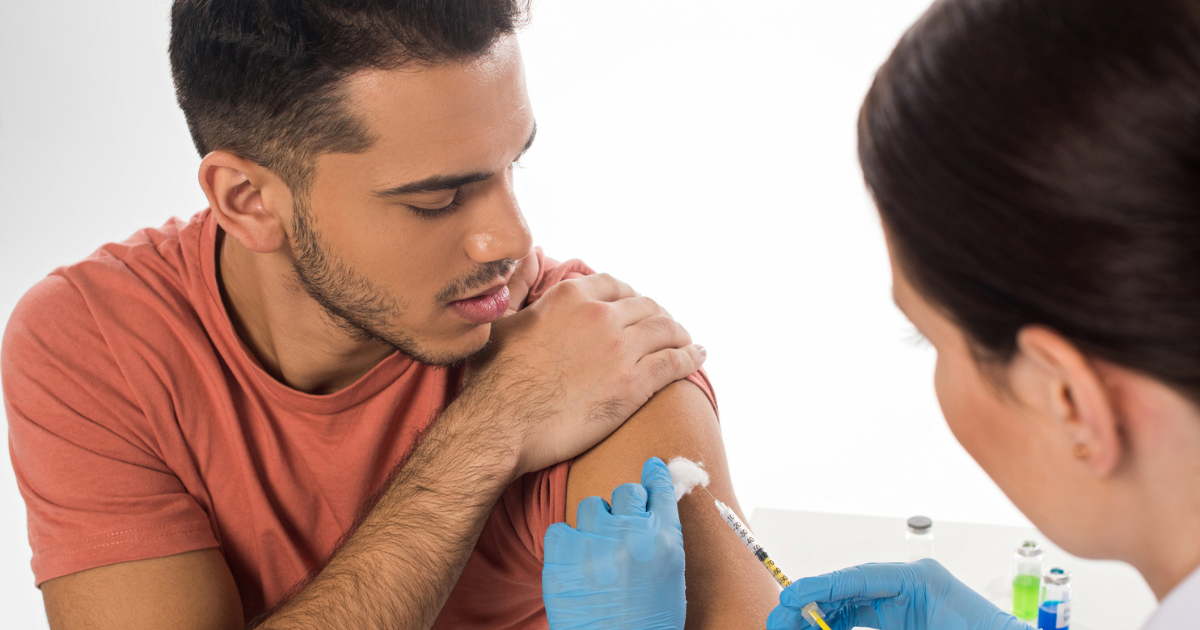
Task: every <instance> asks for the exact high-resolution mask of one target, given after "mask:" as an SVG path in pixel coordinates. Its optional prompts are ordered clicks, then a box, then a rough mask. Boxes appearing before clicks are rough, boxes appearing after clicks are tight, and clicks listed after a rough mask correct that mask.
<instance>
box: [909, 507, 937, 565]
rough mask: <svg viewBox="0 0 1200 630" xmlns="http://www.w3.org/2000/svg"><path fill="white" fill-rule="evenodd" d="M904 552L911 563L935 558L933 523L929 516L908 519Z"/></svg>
mask: <svg viewBox="0 0 1200 630" xmlns="http://www.w3.org/2000/svg"><path fill="white" fill-rule="evenodd" d="M904 552H905V554H907V555H908V561H909V562H914V561H916V560H920V559H921V558H932V557H933V521H932V520H930V518H929V517H928V516H914V517H912V518H910V519H908V531H906V532H904Z"/></svg>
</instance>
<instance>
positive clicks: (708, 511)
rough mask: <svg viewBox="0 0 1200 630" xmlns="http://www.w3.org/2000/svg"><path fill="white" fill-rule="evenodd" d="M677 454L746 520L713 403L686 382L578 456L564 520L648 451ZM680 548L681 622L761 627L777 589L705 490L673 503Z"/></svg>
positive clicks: (629, 472) (631, 477)
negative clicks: (698, 466) (683, 570)
mask: <svg viewBox="0 0 1200 630" xmlns="http://www.w3.org/2000/svg"><path fill="white" fill-rule="evenodd" d="M680 455H681V456H684V457H687V458H688V459H691V460H693V461H699V462H703V463H704V468H705V470H707V471H708V473H709V475H710V477H711V479H712V481H711V483H710V485H709V487H708V488H709V490H710V491H711V492H712V493H713V495H714V496H716V497H717V498H718V499H720V500H721V501H722V502H724V503H726V504H728V505H729V506H730V507H731V508H733V509H734V511H736V512H737V513H738V514H739V515H741V516H742V518H743V519H745V515H743V514H742V513H741V508H740V507H739V506H738V503H737V498H736V497H735V496H734V494H733V485H732V483H731V482H730V478H729V466H728V463H727V462H726V459H725V447H724V444H723V443H722V441H721V430H720V427H719V425H718V424H717V418H716V414H715V413H714V411H713V407H712V404H711V403H710V402H709V400H708V398H707V397H706V396H705V394H704V392H702V391H701V390H700V388H699V387H698V386H696V385H695V384H693V383H690V382H688V381H680V382H677V383H674V384H672V385H670V386H668V387H667V388H665V389H663V390H662V391H660V392H659V393H658V394H656V395H655V396H654V397H653V398H651V399H650V402H648V403H646V405H645V406H643V407H642V408H641V410H639V411H638V412H637V413H636V414H634V415H633V417H632V418H630V419H629V420H628V421H627V422H625V424H624V425H622V426H621V427H620V428H619V429H617V430H616V432H614V433H613V434H612V435H611V436H609V437H608V439H606V440H605V441H604V442H601V443H600V444H599V445H597V446H596V447H594V448H593V449H591V450H590V451H588V452H586V453H584V454H583V455H581V456H579V457H578V458H577V459H576V460H575V462H574V463H573V464H572V466H571V471H570V475H569V477H568V479H567V523H568V524H569V525H571V526H572V527H574V526H575V510H576V508H577V507H578V506H579V502H580V501H581V500H582V499H584V498H585V497H589V496H593V495H595V496H601V497H609V496H611V495H612V491H613V489H615V488H616V487H617V486H619V485H621V484H622V483H629V482H636V481H638V480H639V479H640V476H641V470H642V464H643V463H644V462H645V461H646V460H647V459H649V458H650V457H652V456H658V457H660V458H662V459H663V460H664V461H668V460H670V459H671V458H673V457H676V456H680ZM679 518H680V522H681V523H682V525H683V545H684V551H685V553H686V554H687V600H688V609H687V627H688V628H690V629H698V628H743V627H744V628H762V627H763V626H764V625H765V624H766V619H767V615H768V614H769V613H770V611H771V609H772V608H773V607H774V606H775V605H776V604H777V603H778V599H779V587H778V585H776V584H775V581H774V580H773V579H772V578H771V576H770V575H769V574H768V573H767V572H766V571H765V570H763V568H762V565H761V564H759V562H758V561H757V560H756V559H755V558H754V556H753V555H751V554H750V553H749V552H748V551H747V550H746V548H745V546H743V545H742V542H741V541H740V540H739V539H738V537H737V536H735V535H734V534H733V533H732V532H730V531H729V526H728V525H726V524H725V521H724V520H722V519H721V517H720V516H719V515H718V514H717V513H716V510H715V508H714V507H713V506H712V502H711V501H710V500H709V499H708V495H706V494H704V493H703V492H701V493H700V494H698V495H697V494H692V495H689V496H686V497H684V498H683V499H682V500H680V502H679Z"/></svg>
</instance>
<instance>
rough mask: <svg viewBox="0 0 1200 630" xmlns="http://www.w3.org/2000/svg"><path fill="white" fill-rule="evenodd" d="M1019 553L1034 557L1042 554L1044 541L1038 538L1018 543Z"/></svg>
mask: <svg viewBox="0 0 1200 630" xmlns="http://www.w3.org/2000/svg"><path fill="white" fill-rule="evenodd" d="M1017 554H1018V555H1022V556H1025V557H1027V558H1032V557H1035V556H1040V555H1042V543H1040V542H1038V541H1036V540H1026V541H1024V542H1022V543H1021V544H1019V545H1017Z"/></svg>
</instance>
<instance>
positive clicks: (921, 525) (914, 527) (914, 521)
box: [908, 516, 933, 534]
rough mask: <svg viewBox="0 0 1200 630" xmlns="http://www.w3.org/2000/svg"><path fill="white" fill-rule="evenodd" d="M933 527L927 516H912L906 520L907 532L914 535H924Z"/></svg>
mask: <svg viewBox="0 0 1200 630" xmlns="http://www.w3.org/2000/svg"><path fill="white" fill-rule="evenodd" d="M931 527H933V520H932V519H930V518H929V517H928V516H914V517H912V518H910V519H908V531H910V532H912V533H914V534H924V533H925V532H927V531H929V529H930V528H931Z"/></svg>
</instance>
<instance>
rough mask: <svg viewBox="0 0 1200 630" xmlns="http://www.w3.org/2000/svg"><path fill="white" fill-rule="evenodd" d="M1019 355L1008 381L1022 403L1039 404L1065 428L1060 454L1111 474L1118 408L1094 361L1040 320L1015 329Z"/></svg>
mask: <svg viewBox="0 0 1200 630" xmlns="http://www.w3.org/2000/svg"><path fill="white" fill-rule="evenodd" d="M1017 348H1018V352H1019V357H1018V359H1023V360H1014V362H1013V369H1014V370H1015V371H1016V372H1017V373H1014V374H1012V375H1011V377H1012V379H1013V380H1012V383H1013V385H1014V386H1015V387H1019V388H1020V389H1021V390H1023V391H1022V392H1020V393H1019V395H1020V397H1021V398H1022V399H1023V400H1024V402H1025V403H1026V404H1030V405H1033V406H1035V407H1041V411H1043V414H1042V415H1045V416H1048V417H1050V418H1053V419H1054V420H1055V422H1056V424H1057V430H1061V431H1063V432H1064V438H1065V439H1064V440H1063V441H1062V443H1063V444H1065V445H1067V446H1066V447H1065V448H1064V450H1065V451H1066V452H1064V453H1063V454H1062V456H1063V457H1071V458H1075V459H1077V460H1079V462H1080V463H1081V464H1083V465H1086V466H1088V468H1089V469H1091V471H1092V473H1093V474H1095V475H1097V476H1101V477H1105V476H1108V475H1110V474H1112V472H1113V470H1115V469H1116V467H1117V464H1118V463H1119V462H1120V460H1121V456H1122V449H1123V448H1124V444H1123V443H1122V440H1121V427H1120V422H1121V414H1120V409H1119V407H1118V405H1117V401H1116V398H1115V396H1114V393H1115V392H1114V391H1112V389H1111V388H1110V386H1109V385H1108V383H1106V382H1105V380H1104V378H1103V376H1102V375H1101V374H1100V373H1099V372H1098V371H1097V370H1096V369H1095V367H1094V364H1093V363H1092V361H1091V360H1090V359H1089V358H1088V357H1087V356H1086V355H1084V354H1083V353H1082V352H1080V351H1079V349H1078V348H1076V347H1075V345H1074V344H1073V343H1071V342H1070V341H1068V340H1067V339H1066V338H1065V337H1063V336H1062V335H1060V334H1058V333H1056V332H1054V331H1052V330H1050V329H1048V328H1045V327H1041V326H1026V327H1024V328H1022V329H1021V330H1020V331H1019V332H1018V333H1017Z"/></svg>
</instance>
